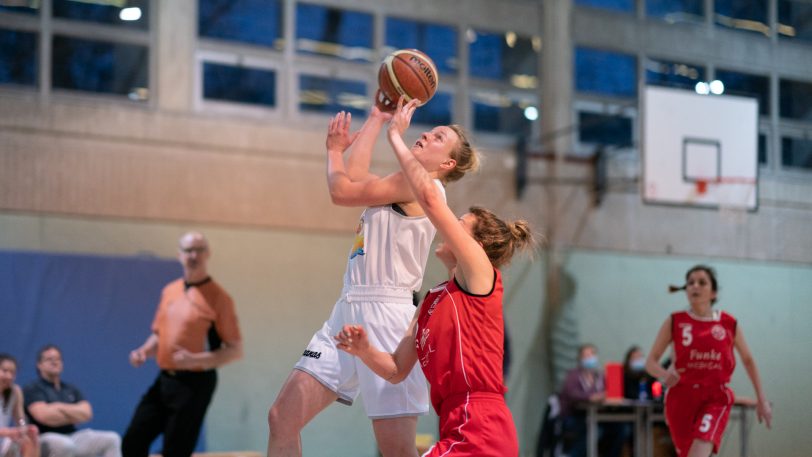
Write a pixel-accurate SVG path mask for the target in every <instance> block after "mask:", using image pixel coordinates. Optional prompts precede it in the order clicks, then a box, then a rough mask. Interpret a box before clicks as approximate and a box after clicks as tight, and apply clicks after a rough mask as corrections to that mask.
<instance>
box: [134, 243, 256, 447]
mask: <svg viewBox="0 0 812 457" xmlns="http://www.w3.org/2000/svg"><path fill="white" fill-rule="evenodd" d="M210 254H211V253H210V251H209V243H208V241H207V240H206V238H205V237H204V236H203V234H201V233H198V232H189V233H186V234H184V235H183V236H182V237H181V238H180V248H179V252H178V259H179V260H180V263H181V265H183V278H180V279H177V280H175V281H172V282H171V283H169V284H167V285H166V287H164V290H163V292H162V294H161V302H160V304H159V305H158V310H157V312H156V313H155V319H154V320H153V322H152V334H151V335H150V336H149V337H148V338H147V340H146V341H145V342H144V344H142V345H141V346H140V347H138V348H136V349H135V350H133V351H132V352H130V363H131V364H132V365H133V366H135V367H139V366H141V365H142V364H143V363H144V362H145V361H146V359H147V358H148V357H155V358H156V360H157V362H158V366H159V367H160V369H161V371H160V373H159V374H158V377H157V379H155V382H154V383H153V384H152V386H151V387H150V388H149V390H148V391H147V392H146V394H144V396H143V397H142V398H141V402H140V403H139V404H138V407H136V409H135V413H134V414H133V417H132V419H131V420H130V425H129V427H127V432H126V433H125V435H124V439H123V441H122V444H121V448H122V454H123V456H124V457H147V456H148V454H149V448H150V446H151V444H152V442H153V441H154V440H155V438H157V437H158V435H160V434H161V433H163V435H164V436H163V451H162V454H163V457H189V456H190V455H192V451H193V450H194V448H195V444H196V443H197V438H198V435H199V434H200V428H201V426H202V425H203V418H204V416H205V415H206V409H207V408H208V406H209V402H210V401H211V398H212V396H213V395H214V389H215V387H216V385H217V371H215V369H216V368H217V367H219V366H222V365H225V364H227V363H229V362H232V361H234V360H237V359H239V358H240V357H242V337H241V335H240V328H239V325H238V322H237V314H236V312H235V310H234V302H233V301H232V299H231V297H230V296H229V295H228V293H227V292H226V291H225V290H224V289H223V288H222V287H221V286H220V284H218V283H217V282H215V281H214V280H213V279H211V277H210V276H209V274H208V270H207V268H206V264H207V262H208V260H209V256H210Z"/></svg>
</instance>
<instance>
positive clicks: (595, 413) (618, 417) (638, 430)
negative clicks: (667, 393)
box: [584, 398, 652, 457]
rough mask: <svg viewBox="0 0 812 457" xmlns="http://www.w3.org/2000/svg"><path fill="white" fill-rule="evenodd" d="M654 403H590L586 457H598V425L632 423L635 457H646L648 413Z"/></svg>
mask: <svg viewBox="0 0 812 457" xmlns="http://www.w3.org/2000/svg"><path fill="white" fill-rule="evenodd" d="M651 403H652V402H650V401H646V400H627V399H625V398H620V399H611V398H609V399H606V400H603V401H600V402H590V403H587V404H586V405H584V407H585V408H586V455H587V457H597V456H598V423H599V422H631V423H633V424H634V457H645V454H643V450H644V449H647V448H646V446H645V441H646V436H647V433H646V432H647V429H646V428H645V424H646V419H645V417H646V413H647V412H648V408H649V406H650V405H651Z"/></svg>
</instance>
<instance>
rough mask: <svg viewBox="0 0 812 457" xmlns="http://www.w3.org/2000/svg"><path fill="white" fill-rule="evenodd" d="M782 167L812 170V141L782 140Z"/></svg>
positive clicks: (801, 139) (789, 138)
mask: <svg viewBox="0 0 812 457" xmlns="http://www.w3.org/2000/svg"><path fill="white" fill-rule="evenodd" d="M781 165H783V166H785V167H789V168H802V169H804V170H812V140H809V139H806V138H791V137H783V138H781Z"/></svg>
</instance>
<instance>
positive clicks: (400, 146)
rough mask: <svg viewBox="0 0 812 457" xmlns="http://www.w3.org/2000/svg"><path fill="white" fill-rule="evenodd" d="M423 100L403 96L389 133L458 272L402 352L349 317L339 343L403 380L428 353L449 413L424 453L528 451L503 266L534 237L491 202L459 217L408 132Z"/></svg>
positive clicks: (432, 379)
mask: <svg viewBox="0 0 812 457" xmlns="http://www.w3.org/2000/svg"><path fill="white" fill-rule="evenodd" d="M415 107H416V105H415V103H414V102H409V103H408V104H406V105H405V106H404V105H403V101H402V100H401V101H400V102H399V103H398V109H397V110H396V112H395V116H394V118H393V119H392V121H391V124H390V127H389V141H390V142H391V143H392V146H393V148H394V150H395V153H396V154H397V157H398V160H399V162H400V165H401V168H402V169H403V171H404V174H405V175H406V177H407V180H408V181H409V184H410V185H411V188H412V190H413V192H414V195H416V196H417V199H418V202H419V203H420V206H422V207H423V209H424V210H425V212H426V215H428V217H429V219H431V221H432V223H433V224H434V226H435V227H437V231H438V232H439V233H440V235H441V236H442V240H443V242H442V243H441V244H440V245H439V246H438V247H437V249H436V250H435V254H436V255H437V257H438V258H439V259H440V260H441V261H442V262H443V264H445V266H446V267H447V268H448V272H449V280H448V281H447V282H444V283H442V284H440V285H438V286H437V287H434V288H433V289H431V290H430V291H429V293H428V295H427V296H426V298H425V300H424V301H423V303H422V304H421V305H420V307H419V309H418V310H417V312H416V316H415V319H413V320H412V323H411V325H410V326H409V330H408V332H407V334H406V335H405V336H404V338H403V340H402V341H401V342H400V344H399V345H398V347H397V350H396V351H395V352H394V353H393V354H389V353H385V352H382V351H380V350H378V349H377V348H375V347H372V346H371V345H370V344H369V340H368V339H367V334H366V330H365V329H364V328H363V327H361V326H357V325H346V326H344V328H343V330H342V331H341V332H340V333H339V334H338V335H336V340H337V341H338V347H339V348H341V349H343V350H345V351H347V352H349V353H350V354H354V355H356V356H358V357H359V358H360V359H361V360H362V361H363V362H364V363H365V364H366V365H367V366H369V367H370V368H371V369H372V371H374V372H375V373H377V374H378V375H379V376H381V377H383V378H385V379H387V380H389V381H390V382H392V383H397V382H399V381H400V380H402V379H403V378H404V377H405V376H406V375H408V374H409V372H410V371H411V370H412V367H414V364H415V363H417V362H418V360H419V361H420V366H421V368H422V369H423V373H424V374H425V375H426V379H427V380H428V382H429V385H430V386H431V401H432V405H433V406H434V409H435V411H437V414H438V415H439V416H440V441H439V442H437V443H435V444H434V446H432V448H431V449H430V450H429V451H428V452H427V453H426V454H424V455H425V456H431V457H437V456H478V457H483V456H493V457H509V456H517V455H518V454H519V444H518V439H517V437H516V428H515V426H514V424H513V417H512V416H511V414H510V410H509V409H508V407H507V404H506V403H505V398H504V394H505V391H506V388H505V385H504V383H503V378H502V357H503V341H504V333H503V332H504V325H503V315H502V275H501V273H500V272H499V270H498V268H499V267H500V266H503V265H505V264H506V263H507V262H508V261H509V260H510V259H511V257H512V256H513V254H514V252H515V251H516V250H517V249H521V248H527V247H530V246H532V245H533V244H534V243H533V236H532V233H531V231H530V229H529V226H528V225H527V223H526V222H524V221H517V222H510V223H506V222H504V221H502V220H501V219H499V218H497V217H496V216H495V215H494V214H493V213H491V212H490V211H488V210H485V209H484V208H479V207H472V208H471V212H470V213H467V214H465V215H464V216H462V217H461V218H459V219H458V218H457V217H456V216H455V215H454V213H453V212H452V211H451V209H450V208H449V207H448V205H447V204H446V203H445V200H444V199H443V198H442V196H441V195H440V194H439V193H438V192H437V190H436V188H432V185H431V180H430V178H429V175H428V174H427V173H426V171H425V169H424V168H423V167H422V166H421V165H420V163H419V162H418V158H416V157H415V155H414V154H413V153H412V152H411V151H410V150H409V148H408V147H406V144H405V143H404V142H403V139H402V137H401V135H402V134H403V132H404V131H405V130H406V128H407V127H408V125H409V121H410V119H411V116H412V113H413V112H414V109H415Z"/></svg>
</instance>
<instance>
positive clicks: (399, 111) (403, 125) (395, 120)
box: [389, 97, 420, 136]
mask: <svg viewBox="0 0 812 457" xmlns="http://www.w3.org/2000/svg"><path fill="white" fill-rule="evenodd" d="M418 103H420V101H419V100H417V99H416V98H413V99H412V100H411V101H409V102H408V103H407V102H406V101H405V99H404V98H403V97H400V98H399V99H398V107H397V108H396V109H395V113H394V115H393V116H392V120H391V121H390V122H389V132H390V133H393V132H396V133H398V134H399V135H401V136H403V133H404V132H405V131H406V129H408V128H409V124H411V123H412V115H414V111H415V110H416V109H417V106H418Z"/></svg>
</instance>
